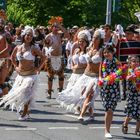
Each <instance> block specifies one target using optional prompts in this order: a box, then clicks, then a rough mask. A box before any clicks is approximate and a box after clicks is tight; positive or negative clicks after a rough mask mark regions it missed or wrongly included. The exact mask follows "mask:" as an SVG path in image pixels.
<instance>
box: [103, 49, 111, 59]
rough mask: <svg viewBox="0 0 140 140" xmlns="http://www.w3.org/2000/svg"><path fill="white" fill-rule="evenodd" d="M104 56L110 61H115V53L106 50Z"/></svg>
mask: <svg viewBox="0 0 140 140" xmlns="http://www.w3.org/2000/svg"><path fill="white" fill-rule="evenodd" d="M103 55H104V57H105V58H106V59H108V60H112V59H113V53H112V52H111V51H108V50H105V51H104V52H103Z"/></svg>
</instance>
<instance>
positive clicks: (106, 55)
mask: <svg viewBox="0 0 140 140" xmlns="http://www.w3.org/2000/svg"><path fill="white" fill-rule="evenodd" d="M120 66H121V63H120V62H119V61H118V60H117V59H116V58H115V57H114V49H113V47H112V46H109V45H108V46H107V47H106V48H105V49H104V50H103V60H102V63H101V66H100V70H99V80H102V81H104V82H103V85H102V86H101V89H100V95H101V99H102V104H103V107H104V109H105V138H112V135H111V134H110V127H111V124H112V120H113V112H114V110H115V108H116V106H117V102H118V101H119V100H120V88H119V81H114V82H113V83H111V84H109V81H106V82H105V80H104V78H105V77H107V76H109V75H110V74H112V73H115V72H116V71H117V70H118V68H119V67H120Z"/></svg>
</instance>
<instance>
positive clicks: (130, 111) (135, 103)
mask: <svg viewBox="0 0 140 140" xmlns="http://www.w3.org/2000/svg"><path fill="white" fill-rule="evenodd" d="M128 66H129V69H128V75H127V78H126V86H127V88H126V89H127V92H126V93H127V99H126V105H125V113H126V117H125V119H124V122H123V125H122V132H123V133H124V134H127V132H128V123H129V121H130V120H131V119H135V120H136V121H137V123H136V130H135V134H136V135H139V136H140V89H137V86H136V84H137V83H136V81H135V80H136V78H137V77H136V75H135V72H136V70H139V71H140V67H139V69H138V66H140V61H139V57H138V56H135V55H130V56H129V57H128ZM139 82H140V81H139Z"/></svg>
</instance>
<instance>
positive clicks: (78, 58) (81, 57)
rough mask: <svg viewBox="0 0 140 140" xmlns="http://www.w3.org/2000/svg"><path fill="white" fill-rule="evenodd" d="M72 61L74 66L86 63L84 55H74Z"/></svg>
mask: <svg viewBox="0 0 140 140" xmlns="http://www.w3.org/2000/svg"><path fill="white" fill-rule="evenodd" d="M72 61H73V63H74V64H78V63H81V64H86V63H87V61H86V54H75V55H73V56H72Z"/></svg>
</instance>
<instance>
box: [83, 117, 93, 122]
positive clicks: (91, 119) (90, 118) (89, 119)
mask: <svg viewBox="0 0 140 140" xmlns="http://www.w3.org/2000/svg"><path fill="white" fill-rule="evenodd" d="M85 121H94V116H89V117H88V118H87V119H85Z"/></svg>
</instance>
